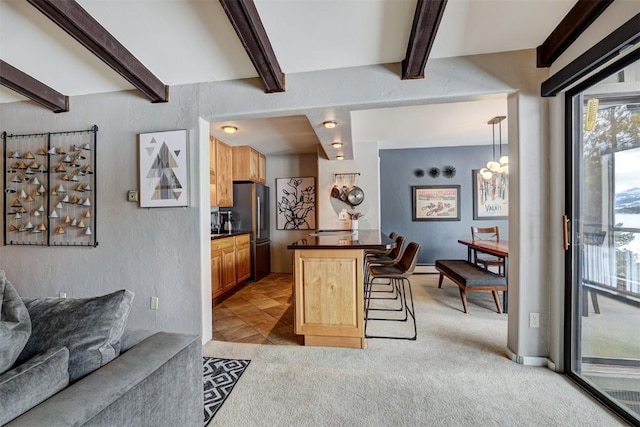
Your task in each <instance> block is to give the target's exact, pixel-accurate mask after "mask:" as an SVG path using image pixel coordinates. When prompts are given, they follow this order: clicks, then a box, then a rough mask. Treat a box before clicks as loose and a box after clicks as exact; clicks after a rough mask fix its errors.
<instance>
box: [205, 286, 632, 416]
mask: <svg viewBox="0 0 640 427" xmlns="http://www.w3.org/2000/svg"><path fill="white" fill-rule="evenodd" d="M437 277H438V276H437V275H432V274H420V275H414V276H413V277H412V283H413V290H414V297H415V302H416V312H417V321H418V339H417V340H416V341H396V340H386V339H370V340H368V342H367V346H368V348H367V349H365V350H350V349H340V348H328V347H303V346H279V345H258V344H240V343H229V342H220V341H210V342H209V343H207V344H206V345H205V346H204V350H203V351H204V355H211V356H215V357H226V358H233V359H251V361H252V362H251V363H252V365H251V366H252V368H251V369H250V370H248V371H247V372H246V373H245V374H244V376H243V378H242V381H241V382H240V383H239V384H238V385H237V386H236V388H235V390H234V392H233V394H232V395H231V396H230V397H229V399H228V400H227V402H226V403H225V405H224V406H223V407H222V408H221V409H220V410H219V411H218V413H217V415H216V417H215V418H214V420H213V422H212V423H211V425H212V426H213V425H220V426H236V425H242V426H275V425H278V426H346V425H348V426H405V425H406V426H409V425H411V426H416V425H419V426H426V425H428V426H505V425H509V426H578V425H579V426H598V427H602V426H617V425H625V424H624V423H622V421H621V420H620V419H619V418H617V417H616V416H615V415H614V414H612V413H611V412H610V411H608V410H607V409H605V408H604V407H602V406H601V405H600V404H598V403H597V402H596V401H595V400H593V399H592V398H591V397H590V396H589V395H588V394H586V393H585V392H583V391H582V390H581V389H579V388H578V387H577V386H575V385H574V384H573V383H572V382H571V381H569V380H568V379H567V378H566V377H565V376H563V375H560V374H557V373H555V372H553V371H551V370H549V369H547V368H540V367H530V366H523V365H519V364H516V363H514V362H512V361H511V360H509V359H508V358H507V353H506V345H507V316H506V315H504V314H503V315H499V314H497V313H496V312H495V305H494V303H493V300H492V298H491V294H490V293H488V292H471V293H469V295H468V300H469V310H470V314H469V315H465V314H464V313H462V303H461V302H460V297H459V293H458V288H457V287H456V286H455V285H453V284H452V283H451V282H449V281H446V280H445V284H444V285H443V289H438V287H437ZM387 323H389V325H385V328H393V325H392V323H395V322H387ZM398 325H399V324H398Z"/></svg>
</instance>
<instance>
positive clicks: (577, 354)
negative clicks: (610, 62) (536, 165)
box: [567, 61, 640, 421]
mask: <svg viewBox="0 0 640 427" xmlns="http://www.w3.org/2000/svg"><path fill="white" fill-rule="evenodd" d="M639 88H640V62H639V61H636V62H634V63H632V64H631V65H628V66H627V67H625V68H623V69H621V70H617V71H616V72H614V73H613V74H609V75H603V76H602V78H601V79H599V81H598V82H597V83H596V84H595V85H591V86H590V87H588V88H582V90H580V91H579V93H576V94H575V95H574V96H573V98H572V99H571V100H572V109H573V123H574V126H575V127H574V128H573V136H572V139H573V144H572V147H573V152H572V153H569V152H568V153H567V155H570V156H572V159H573V171H574V172H573V177H572V180H571V181H572V188H569V189H568V190H569V191H571V193H572V197H571V200H572V203H571V204H572V210H573V215H572V218H571V230H572V243H573V244H572V247H571V248H572V249H571V250H572V257H571V259H572V261H571V262H572V264H573V265H568V266H567V267H568V268H571V270H567V271H573V277H572V279H571V283H570V286H571V287H572V296H573V298H572V306H571V313H572V314H571V347H572V348H571V355H572V357H571V373H572V374H573V375H576V376H577V377H579V379H580V380H581V382H582V383H583V385H585V386H586V387H587V388H589V389H591V390H592V391H593V392H595V393H596V394H597V395H599V396H600V397H601V398H603V399H604V400H607V401H609V403H610V404H612V405H617V406H618V407H619V408H620V409H621V410H622V412H626V413H627V414H628V415H627V416H628V417H631V419H637V420H639V421H640V89H639Z"/></svg>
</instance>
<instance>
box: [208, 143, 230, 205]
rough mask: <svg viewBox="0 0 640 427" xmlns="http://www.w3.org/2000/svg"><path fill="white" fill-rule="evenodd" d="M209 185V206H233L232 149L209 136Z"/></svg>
mask: <svg viewBox="0 0 640 427" xmlns="http://www.w3.org/2000/svg"><path fill="white" fill-rule="evenodd" d="M209 187H210V193H211V206H222V207H229V206H233V150H232V148H231V146H229V145H227V144H225V143H224V142H222V141H220V140H218V139H216V138H214V137H209Z"/></svg>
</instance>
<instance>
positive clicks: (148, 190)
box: [138, 129, 189, 208]
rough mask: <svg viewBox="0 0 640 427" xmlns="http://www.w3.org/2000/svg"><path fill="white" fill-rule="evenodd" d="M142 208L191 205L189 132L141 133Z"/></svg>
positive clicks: (183, 130) (139, 136)
mask: <svg viewBox="0 0 640 427" xmlns="http://www.w3.org/2000/svg"><path fill="white" fill-rule="evenodd" d="M138 138H139V141H138V143H139V159H140V207H142V208H145V207H146V208H162V207H180V206H189V200H188V195H189V169H188V168H189V159H188V156H187V131H186V130H185V129H182V130H173V131H166V132H153V133H141V134H139V135H138Z"/></svg>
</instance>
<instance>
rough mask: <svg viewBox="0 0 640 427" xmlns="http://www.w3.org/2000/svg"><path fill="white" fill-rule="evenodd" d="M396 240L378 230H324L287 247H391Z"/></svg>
mask: <svg viewBox="0 0 640 427" xmlns="http://www.w3.org/2000/svg"><path fill="white" fill-rule="evenodd" d="M395 245H396V242H395V241H394V240H391V239H390V238H389V236H387V235H386V234H383V233H382V232H381V231H380V230H358V231H357V232H356V233H355V234H354V233H353V232H352V231H350V230H326V231H318V232H315V233H311V234H309V235H308V236H307V237H305V238H304V239H300V240H298V241H296V242H294V243H292V244H290V245H288V246H287V249H391V248H393V247H395Z"/></svg>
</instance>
